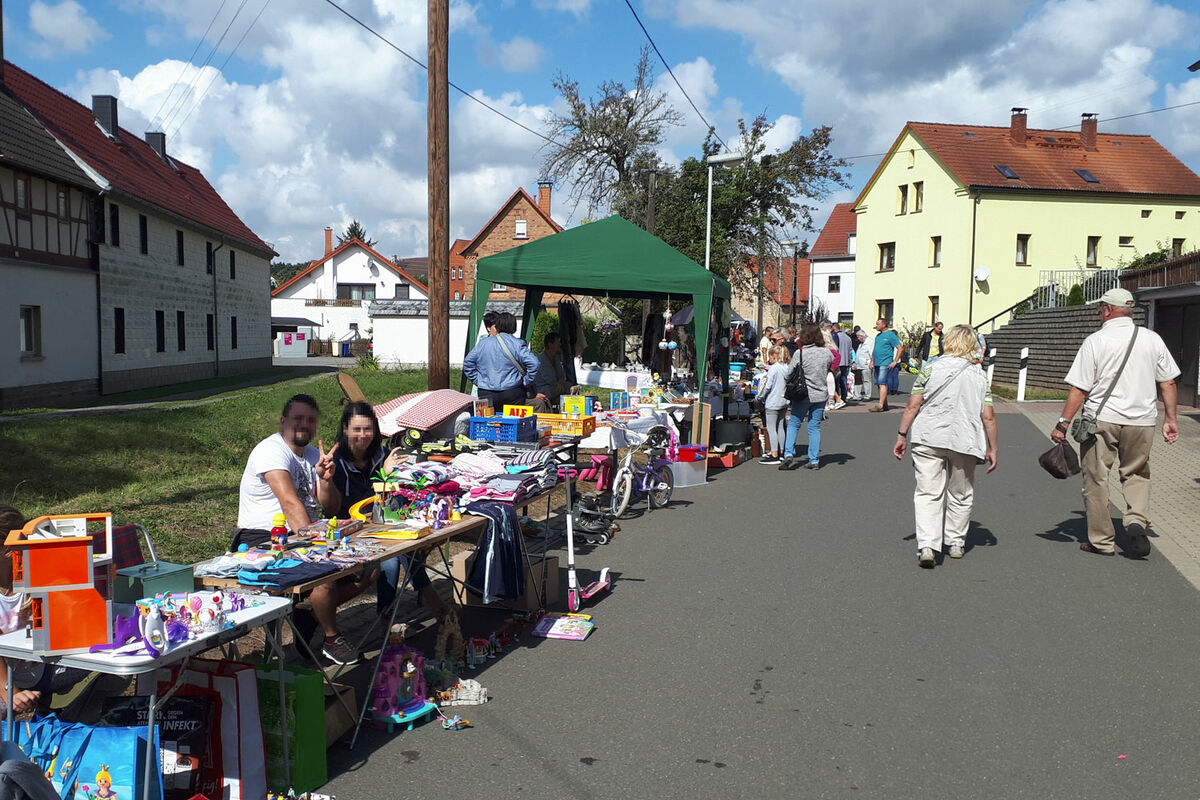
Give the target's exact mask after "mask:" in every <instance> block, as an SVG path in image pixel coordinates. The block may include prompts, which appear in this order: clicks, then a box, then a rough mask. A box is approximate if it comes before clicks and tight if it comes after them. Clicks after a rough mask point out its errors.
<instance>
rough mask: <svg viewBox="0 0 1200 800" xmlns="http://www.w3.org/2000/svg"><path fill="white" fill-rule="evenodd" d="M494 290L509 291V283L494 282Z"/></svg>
mask: <svg viewBox="0 0 1200 800" xmlns="http://www.w3.org/2000/svg"><path fill="white" fill-rule="evenodd" d="M492 291H493V292H507V291H508V285H507V284H504V283H493V284H492Z"/></svg>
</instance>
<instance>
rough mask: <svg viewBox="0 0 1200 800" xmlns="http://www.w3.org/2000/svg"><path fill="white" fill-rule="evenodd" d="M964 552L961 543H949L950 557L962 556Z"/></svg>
mask: <svg viewBox="0 0 1200 800" xmlns="http://www.w3.org/2000/svg"><path fill="white" fill-rule="evenodd" d="M964 552H965V551H964V550H963V547H962V545H961V544H952V545H950V557H951V558H962V557H963V553H964Z"/></svg>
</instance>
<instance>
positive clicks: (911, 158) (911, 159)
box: [908, 149, 917, 169]
mask: <svg viewBox="0 0 1200 800" xmlns="http://www.w3.org/2000/svg"><path fill="white" fill-rule="evenodd" d="M916 163H917V151H916V150H915V149H910V150H909V151H908V168H909V169H912V168H913V165H914V164H916Z"/></svg>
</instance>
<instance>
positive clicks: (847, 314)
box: [838, 311, 854, 328]
mask: <svg viewBox="0 0 1200 800" xmlns="http://www.w3.org/2000/svg"><path fill="white" fill-rule="evenodd" d="M853 324H854V312H853V311H842V312H839V313H838V325H841V326H842V327H843V328H849V327H850V326H852V325H853Z"/></svg>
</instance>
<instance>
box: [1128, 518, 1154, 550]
mask: <svg viewBox="0 0 1200 800" xmlns="http://www.w3.org/2000/svg"><path fill="white" fill-rule="evenodd" d="M1125 536H1126V537H1127V538H1128V539H1129V544H1128V546H1127V547H1126V548H1125V555H1127V556H1129V557H1130V558H1145V557H1146V556H1148V555H1150V539H1148V538H1147V536H1146V527H1145V526H1144V525H1139V524H1138V523H1136V522H1132V523H1130V524H1129V525H1126V526H1125Z"/></svg>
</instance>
